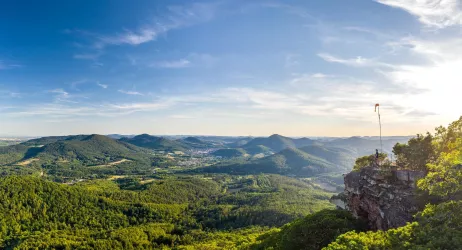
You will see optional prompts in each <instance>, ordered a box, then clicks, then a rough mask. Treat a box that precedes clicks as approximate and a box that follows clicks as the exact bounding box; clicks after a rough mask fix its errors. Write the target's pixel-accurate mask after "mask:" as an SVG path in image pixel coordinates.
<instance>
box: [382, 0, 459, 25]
mask: <svg viewBox="0 0 462 250" xmlns="http://www.w3.org/2000/svg"><path fill="white" fill-rule="evenodd" d="M376 2H378V3H381V4H384V5H388V6H391V7H394V8H399V9H402V10H404V11H406V12H408V13H410V14H412V15H414V16H417V17H418V18H419V21H420V22H421V23H423V24H424V25H427V26H429V27H433V28H446V27H450V26H454V25H461V24H462V6H461V2H460V1H459V0H376Z"/></svg>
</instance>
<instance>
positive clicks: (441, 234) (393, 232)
mask: <svg viewBox="0 0 462 250" xmlns="http://www.w3.org/2000/svg"><path fill="white" fill-rule="evenodd" d="M461 217H462V201H457V202H455V201H451V202H446V203H442V204H439V205H427V207H426V208H425V210H424V211H423V212H421V213H419V214H418V215H417V217H416V221H415V222H413V223H410V224H408V225H406V226H404V227H399V228H396V229H390V230H388V231H385V232H384V231H377V232H372V231H369V232H365V233H357V232H353V231H352V232H348V233H345V234H343V235H340V236H339V237H338V238H337V239H336V240H335V242H333V243H331V244H330V245H329V246H327V247H326V248H324V249H326V250H347V249H348V250H350V249H352V250H366V249H377V250H378V249H387V250H388V249H390V250H393V249H396V250H398V249H399V250H401V249H461V247H460V246H461V245H462V220H461V219H460V218H461Z"/></svg>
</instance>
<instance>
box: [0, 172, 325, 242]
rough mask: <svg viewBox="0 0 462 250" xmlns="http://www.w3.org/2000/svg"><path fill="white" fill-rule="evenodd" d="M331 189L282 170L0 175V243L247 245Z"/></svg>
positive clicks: (320, 204)
mask: <svg viewBox="0 0 462 250" xmlns="http://www.w3.org/2000/svg"><path fill="white" fill-rule="evenodd" d="M330 196H331V194H329V193H326V192H323V191H321V190H318V189H316V188H314V187H313V186H312V185H310V184H309V183H306V182H303V181H299V180H296V179H292V178H288V177H282V176H277V175H259V176H228V175H220V176H218V175H214V176H212V177H210V178H208V177H205V178H200V177H199V176H184V177H179V176H178V177H173V176H168V177H166V178H164V179H162V178H156V179H153V180H152V181H150V182H145V181H142V180H141V179H139V178H134V177H127V178H124V179H116V180H114V181H111V180H93V181H85V182H80V183H78V184H75V185H64V184H58V183H53V182H50V181H46V180H43V179H42V178H37V177H26V176H9V177H4V178H2V179H0V199H2V203H1V204H0V214H2V217H1V218H0V239H1V240H0V248H11V249H13V248H15V249H30V248H40V249H43V248H66V247H67V248H97V249H127V248H129V249H130V248H164V249H171V248H172V249H200V248H203V249H224V248H225V249H238V248H239V249H240V248H245V247H249V246H250V245H251V244H254V243H255V242H257V238H258V237H259V236H260V235H262V234H263V233H266V232H268V230H270V228H268V227H275V226H282V225H284V224H286V223H288V222H290V221H292V220H294V219H297V218H301V217H303V216H306V215H307V214H310V213H313V212H316V211H319V210H321V209H324V208H327V207H332V205H330V204H329V202H328V200H329V197H330Z"/></svg>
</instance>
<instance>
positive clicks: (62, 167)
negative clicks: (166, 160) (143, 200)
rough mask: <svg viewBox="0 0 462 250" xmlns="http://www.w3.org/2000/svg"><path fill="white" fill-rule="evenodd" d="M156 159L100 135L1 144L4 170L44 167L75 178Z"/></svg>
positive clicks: (130, 168) (146, 164) (129, 168)
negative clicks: (7, 144)
mask: <svg viewBox="0 0 462 250" xmlns="http://www.w3.org/2000/svg"><path fill="white" fill-rule="evenodd" d="M155 161H156V157H154V156H153V155H152V154H151V152H150V151H149V150H147V149H144V148H140V147H137V146H135V145H132V144H128V143H125V142H121V141H117V140H114V139H111V138H109V137H106V136H102V135H78V136H66V137H47V138H41V139H37V140H33V141H28V142H25V143H22V144H18V145H13V146H7V147H0V166H5V167H2V171H4V172H3V174H7V173H9V172H11V171H15V170H20V171H26V172H43V170H45V171H46V172H48V173H49V174H52V175H53V176H55V177H56V176H68V177H74V178H75V177H82V176H84V175H91V174H97V173H101V171H102V170H103V169H104V168H108V170H109V172H113V173H115V172H116V171H119V172H120V173H123V172H127V171H133V170H134V168H133V166H136V167H137V169H138V170H140V169H143V168H144V169H146V168H148V167H150V166H151V165H152V163H153V162H155ZM8 166H9V167H8ZM88 167H93V168H92V169H90V168H88ZM138 170H137V171H138Z"/></svg>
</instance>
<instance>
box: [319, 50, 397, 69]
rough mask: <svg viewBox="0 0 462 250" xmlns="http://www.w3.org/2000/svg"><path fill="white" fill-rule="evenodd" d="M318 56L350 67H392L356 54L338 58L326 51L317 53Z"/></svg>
mask: <svg viewBox="0 0 462 250" xmlns="http://www.w3.org/2000/svg"><path fill="white" fill-rule="evenodd" d="M318 56H319V57H320V58H322V59H323V60H324V61H326V62H332V63H339V64H344V65H347V66H352V67H393V66H392V65H390V64H387V63H383V62H379V61H376V60H374V59H369V58H364V57H361V56H358V57H356V58H348V59H344V58H340V57H336V56H333V55H330V54H327V53H319V54H318Z"/></svg>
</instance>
